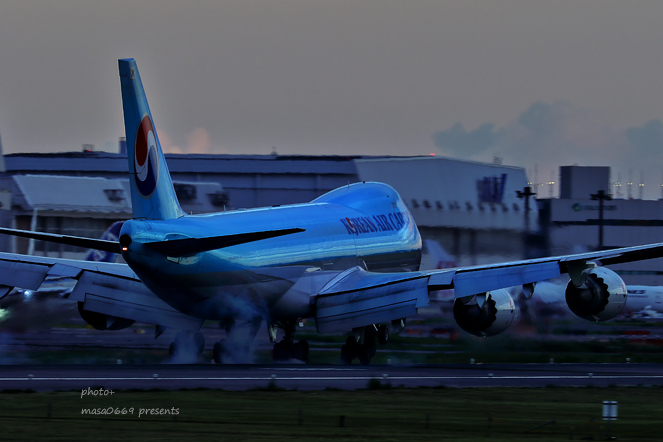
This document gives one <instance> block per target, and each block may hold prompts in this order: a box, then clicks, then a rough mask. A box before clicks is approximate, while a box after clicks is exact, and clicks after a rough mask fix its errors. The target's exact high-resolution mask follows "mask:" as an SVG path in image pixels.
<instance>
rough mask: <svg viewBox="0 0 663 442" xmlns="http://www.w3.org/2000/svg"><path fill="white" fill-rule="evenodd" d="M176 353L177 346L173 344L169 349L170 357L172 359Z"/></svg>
mask: <svg viewBox="0 0 663 442" xmlns="http://www.w3.org/2000/svg"><path fill="white" fill-rule="evenodd" d="M176 351H177V344H175V343H174V342H171V343H170V347H168V356H170V357H171V358H172V357H173V355H174V354H175V352H176Z"/></svg>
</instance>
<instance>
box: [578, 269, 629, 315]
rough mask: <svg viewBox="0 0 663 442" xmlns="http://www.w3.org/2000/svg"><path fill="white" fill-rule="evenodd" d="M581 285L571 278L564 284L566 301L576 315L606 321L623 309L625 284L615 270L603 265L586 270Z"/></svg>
mask: <svg viewBox="0 0 663 442" xmlns="http://www.w3.org/2000/svg"><path fill="white" fill-rule="evenodd" d="M585 272H586V277H585V278H584V281H583V283H582V285H580V286H576V285H575V284H574V283H573V280H571V281H569V284H568V285H567V286H566V303H567V304H568V306H569V309H571V311H572V312H573V313H575V314H576V316H579V317H581V318H582V319H586V320H588V321H594V322H599V321H607V320H609V319H612V318H614V317H615V316H617V315H618V314H620V313H621V312H622V311H623V310H624V306H625V305H626V296H627V295H626V285H625V284H624V281H623V280H622V278H620V277H619V275H617V274H616V273H615V272H613V271H612V270H610V269H606V268H604V267H595V268H593V269H591V270H586V271H585Z"/></svg>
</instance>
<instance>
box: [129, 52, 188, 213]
mask: <svg viewBox="0 0 663 442" xmlns="http://www.w3.org/2000/svg"><path fill="white" fill-rule="evenodd" d="M118 65H119V69H120V84H121V86H122V107H123V110H124V128H125V132H126V137H127V156H128V159H129V175H130V177H129V184H130V187H131V205H132V209H133V216H134V218H137V219H174V218H179V217H181V216H183V215H184V213H183V212H182V209H181V208H180V204H179V202H178V201H177V196H176V195H175V190H174V189H173V183H172V181H171V178H170V173H169V172H168V167H167V166H166V159H165V158H164V155H163V152H162V150H161V143H159V137H158V135H157V131H156V128H155V126H154V121H153V120H152V114H151V113H150V107H149V106H148V104H147V98H146V96H145V91H144V89H143V83H142V82H141V80H140V74H139V73H138V67H137V66H136V61H135V60H134V59H133V58H129V59H124V60H119V61H118Z"/></svg>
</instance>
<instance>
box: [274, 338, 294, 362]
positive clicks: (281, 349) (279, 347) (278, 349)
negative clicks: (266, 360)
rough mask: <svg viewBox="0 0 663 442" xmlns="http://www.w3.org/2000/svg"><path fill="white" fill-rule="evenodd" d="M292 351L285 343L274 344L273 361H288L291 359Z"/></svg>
mask: <svg viewBox="0 0 663 442" xmlns="http://www.w3.org/2000/svg"><path fill="white" fill-rule="evenodd" d="M290 353H291V349H290V348H289V345H288V344H287V343H286V342H284V341H281V342H277V343H276V344H274V349H273V350H272V360H273V361H275V362H276V361H287V360H288V359H290Z"/></svg>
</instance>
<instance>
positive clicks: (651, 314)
mask: <svg viewBox="0 0 663 442" xmlns="http://www.w3.org/2000/svg"><path fill="white" fill-rule="evenodd" d="M626 290H627V293H628V302H627V303H626V308H625V310H626V311H627V312H628V313H630V314H631V315H633V316H638V317H648V318H661V317H662V315H661V314H662V313H663V287H661V286H646V285H629V286H626Z"/></svg>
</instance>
